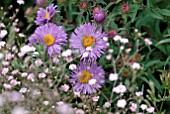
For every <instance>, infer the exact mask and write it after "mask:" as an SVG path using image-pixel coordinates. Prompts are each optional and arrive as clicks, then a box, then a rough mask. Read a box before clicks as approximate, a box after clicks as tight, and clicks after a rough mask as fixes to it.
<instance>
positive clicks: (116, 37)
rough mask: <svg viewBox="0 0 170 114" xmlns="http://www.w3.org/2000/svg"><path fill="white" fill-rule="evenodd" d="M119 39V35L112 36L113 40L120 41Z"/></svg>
mask: <svg viewBox="0 0 170 114" xmlns="http://www.w3.org/2000/svg"><path fill="white" fill-rule="evenodd" d="M121 39H122V37H121V36H119V35H116V36H115V37H114V38H113V40H114V41H120V40H121Z"/></svg>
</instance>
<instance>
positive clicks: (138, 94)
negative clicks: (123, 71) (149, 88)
mask: <svg viewBox="0 0 170 114" xmlns="http://www.w3.org/2000/svg"><path fill="white" fill-rule="evenodd" d="M135 94H136V96H138V97H140V96H142V95H143V92H141V91H139V92H135Z"/></svg>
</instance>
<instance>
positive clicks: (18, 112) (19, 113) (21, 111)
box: [11, 106, 27, 114]
mask: <svg viewBox="0 0 170 114" xmlns="http://www.w3.org/2000/svg"><path fill="white" fill-rule="evenodd" d="M26 113H27V112H26V110H25V108H24V107H21V106H15V107H14V109H13V110H12V111H11V114H26Z"/></svg>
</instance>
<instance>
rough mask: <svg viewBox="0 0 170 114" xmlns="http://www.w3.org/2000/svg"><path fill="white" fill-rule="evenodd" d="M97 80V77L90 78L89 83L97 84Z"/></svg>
mask: <svg viewBox="0 0 170 114" xmlns="http://www.w3.org/2000/svg"><path fill="white" fill-rule="evenodd" d="M96 81H97V80H96V79H90V80H89V82H88V83H89V84H90V85H95V84H96Z"/></svg>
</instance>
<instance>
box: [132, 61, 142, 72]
mask: <svg viewBox="0 0 170 114" xmlns="http://www.w3.org/2000/svg"><path fill="white" fill-rule="evenodd" d="M132 68H133V69H134V70H139V69H140V68H141V66H140V64H139V63H136V62H134V63H133V64H132Z"/></svg>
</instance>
